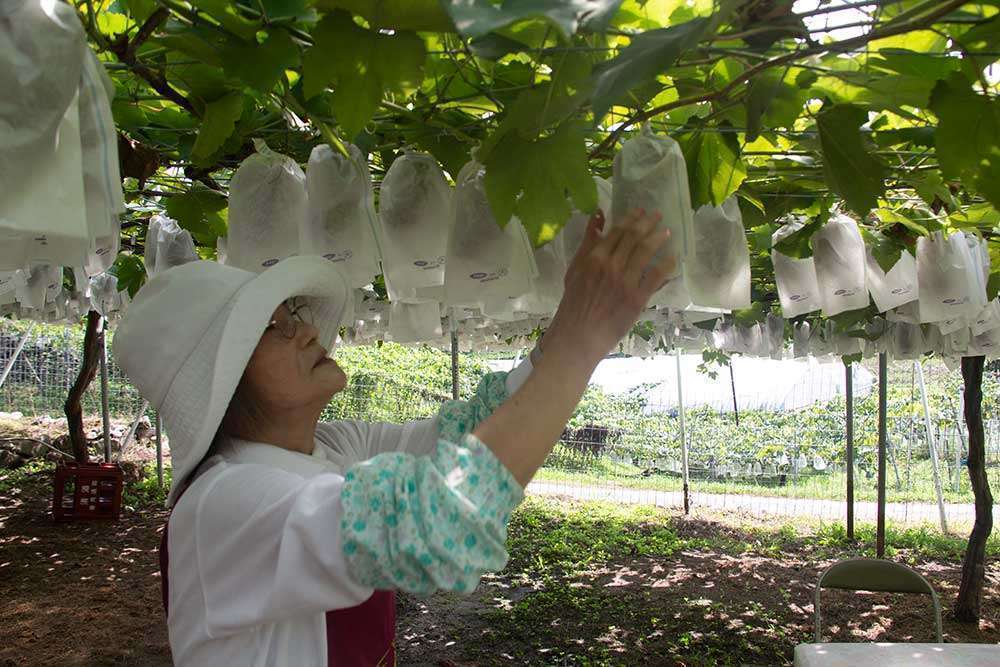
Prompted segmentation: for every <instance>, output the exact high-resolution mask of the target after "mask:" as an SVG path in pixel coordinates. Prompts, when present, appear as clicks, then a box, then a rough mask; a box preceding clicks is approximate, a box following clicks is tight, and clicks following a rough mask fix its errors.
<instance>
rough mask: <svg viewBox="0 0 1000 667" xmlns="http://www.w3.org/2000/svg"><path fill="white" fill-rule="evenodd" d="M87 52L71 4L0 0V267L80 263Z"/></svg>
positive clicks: (83, 252)
mask: <svg viewBox="0 0 1000 667" xmlns="http://www.w3.org/2000/svg"><path fill="white" fill-rule="evenodd" d="M86 52H87V46H86V40H85V37H84V30H83V26H82V24H81V23H80V20H79V17H78V16H77V14H76V11H75V10H74V8H73V7H72V6H70V5H68V4H65V3H61V2H47V1H42V0H23V1H19V2H7V3H2V4H0V91H2V92H0V96H2V102H0V270H14V269H19V268H21V267H22V266H23V265H24V264H25V263H27V262H38V263H46V264H61V265H63V266H82V265H83V264H84V263H85V262H86V256H87V252H88V250H89V242H90V236H89V235H88V228H87V220H86V206H85V199H84V188H83V162H82V157H81V155H82V153H81V144H80V113H79V109H80V104H79V86H80V76H81V72H82V68H83V64H84V62H85V57H86V55H87V53H86Z"/></svg>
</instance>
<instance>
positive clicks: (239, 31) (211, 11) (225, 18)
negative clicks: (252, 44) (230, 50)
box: [191, 0, 261, 41]
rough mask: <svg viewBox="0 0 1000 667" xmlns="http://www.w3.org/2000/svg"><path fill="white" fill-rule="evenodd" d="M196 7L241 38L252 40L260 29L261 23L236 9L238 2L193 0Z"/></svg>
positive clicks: (192, 2)
mask: <svg viewBox="0 0 1000 667" xmlns="http://www.w3.org/2000/svg"><path fill="white" fill-rule="evenodd" d="M191 4H192V5H193V6H194V7H197V8H198V9H200V10H202V11H203V12H205V13H206V14H208V15H209V16H211V17H212V18H213V19H215V20H216V21H218V22H219V24H220V25H221V26H222V27H223V28H225V29H226V30H228V31H229V32H231V33H233V34H234V35H236V36H237V37H239V38H240V39H245V40H247V41H250V40H252V39H253V38H254V35H255V34H256V33H257V31H258V30H260V27H261V26H260V24H259V23H258V22H256V21H251V20H250V19H248V18H246V17H244V16H242V15H241V14H240V13H239V12H238V11H237V9H236V3H234V2H230V1H229V0H191Z"/></svg>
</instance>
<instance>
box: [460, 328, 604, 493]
mask: <svg viewBox="0 0 1000 667" xmlns="http://www.w3.org/2000/svg"><path fill="white" fill-rule="evenodd" d="M592 356H596V355H592ZM598 361H600V358H599V357H598V358H596V359H594V358H586V357H585V355H581V354H579V353H578V352H577V351H575V350H574V349H573V348H571V347H569V346H561V345H560V344H559V341H558V340H550V336H549V335H546V345H545V352H544V354H542V355H540V357H539V358H538V363H537V364H536V365H535V368H534V370H533V371H532V373H531V375H529V376H528V379H527V380H525V382H524V384H523V385H522V386H521V388H520V389H519V390H518V391H516V392H515V393H514V394H513V395H512V396H511V397H510V398H509V399H508V400H507V401H505V402H504V403H503V404H502V405H501V406H500V407H498V408H497V409H496V410H495V411H494V412H493V414H491V415H490V416H489V417H487V418H486V419H485V420H483V421H482V422H481V423H480V424H479V425H478V426H477V427H476V429H475V430H474V431H473V435H475V436H476V437H477V438H479V439H480V440H481V441H482V442H483V443H484V444H485V445H486V446H487V447H489V448H490V450H491V451H492V452H493V454H494V455H495V456H496V457H497V459H499V460H500V462H501V463H503V464H504V465H505V466H506V467H507V469H508V470H510V472H511V474H512V475H513V476H514V479H516V480H517V481H518V483H519V484H521V486H526V485H527V484H528V482H530V481H531V478H532V477H533V476H534V475H535V472H536V471H537V470H538V468H540V467H541V465H542V463H543V462H544V461H545V457H546V456H548V454H549V452H550V451H552V447H553V446H554V445H555V444H556V442H558V441H559V437H560V436H561V435H562V431H563V428H564V427H565V425H566V422H567V420H568V419H569V418H570V416H571V415H572V414H573V410H574V409H575V408H576V405H577V403H579V402H580V398H581V397H582V396H583V392H584V391H585V390H586V389H587V383H588V382H589V381H590V376H591V374H592V373H593V371H594V367H595V366H596V365H597V362H598Z"/></svg>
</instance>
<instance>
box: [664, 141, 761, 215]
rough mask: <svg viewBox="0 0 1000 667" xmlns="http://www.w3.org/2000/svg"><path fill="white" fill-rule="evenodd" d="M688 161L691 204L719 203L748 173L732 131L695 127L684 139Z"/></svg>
mask: <svg viewBox="0 0 1000 667" xmlns="http://www.w3.org/2000/svg"><path fill="white" fill-rule="evenodd" d="M680 144H681V148H682V150H683V151H684V161H685V163H686V164H687V171H688V184H689V186H690V188H691V206H692V207H693V208H694V209H695V210H697V209H698V208H699V207H701V206H704V205H705V204H711V205H713V206H719V205H721V204H722V202H724V201H725V200H726V198H727V197H729V195H731V194H733V193H734V192H736V190H737V189H738V188H739V187H740V185H742V183H743V181H744V179H746V177H747V166H746V163H745V162H744V161H743V159H742V158H741V157H740V147H739V143H738V142H737V140H736V136H735V135H734V134H732V133H722V132H714V131H706V132H700V131H695V132H694V133H692V134H691V135H690V136H688V137H684V138H683V140H682V141H681V142H680Z"/></svg>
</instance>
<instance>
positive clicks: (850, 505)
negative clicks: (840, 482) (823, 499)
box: [844, 362, 854, 541]
mask: <svg viewBox="0 0 1000 667" xmlns="http://www.w3.org/2000/svg"><path fill="white" fill-rule="evenodd" d="M844 396H845V400H846V403H847V416H846V419H847V539H849V540H852V541H853V540H854V366H853V365H851V363H850V362H847V363H845V364H844Z"/></svg>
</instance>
